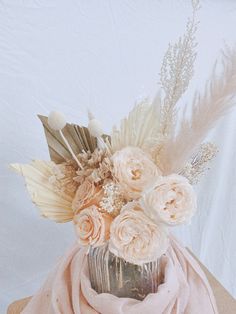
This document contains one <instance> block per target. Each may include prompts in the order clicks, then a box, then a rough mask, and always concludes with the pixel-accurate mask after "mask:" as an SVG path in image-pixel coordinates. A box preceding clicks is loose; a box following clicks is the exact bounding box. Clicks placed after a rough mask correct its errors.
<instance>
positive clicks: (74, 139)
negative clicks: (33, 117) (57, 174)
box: [38, 115, 97, 163]
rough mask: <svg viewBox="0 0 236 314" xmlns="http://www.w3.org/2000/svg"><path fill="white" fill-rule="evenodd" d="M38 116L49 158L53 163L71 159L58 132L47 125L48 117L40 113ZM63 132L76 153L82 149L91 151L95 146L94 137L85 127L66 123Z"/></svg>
mask: <svg viewBox="0 0 236 314" xmlns="http://www.w3.org/2000/svg"><path fill="white" fill-rule="evenodd" d="M38 117H39V119H40V120H41V122H42V124H43V127H44V132H45V136H46V139H47V143H48V148H49V153H50V157H51V160H52V161H54V162H55V163H61V162H64V161H65V160H68V159H71V154H70V152H69V150H68V148H67V147H66V145H65V143H64V141H63V140H62V138H61V136H60V134H59V132H58V131H55V130H52V129H51V128H50V126H49V125H48V118H47V117H45V116H41V115H39V116H38ZM63 134H64V135H65V137H66V139H67V141H68V142H69V144H70V146H71V147H72V149H73V152H74V153H75V154H76V155H77V154H79V153H81V152H83V151H90V152H93V151H94V150H95V148H96V147H97V140H96V138H95V137H93V136H91V135H90V133H89V131H88V129H87V128H86V127H81V126H78V125H75V124H68V123H67V124H66V126H65V128H64V129H63Z"/></svg>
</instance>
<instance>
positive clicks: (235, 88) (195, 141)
mask: <svg viewBox="0 0 236 314" xmlns="http://www.w3.org/2000/svg"><path fill="white" fill-rule="evenodd" d="M222 67H223V70H222V73H221V74H220V75H217V72H216V66H215V67H214V70H213V73H212V75H211V78H210V80H209V82H208V84H207V86H206V88H205V90H204V92H203V94H200V93H196V95H195V97H194V99H193V104H192V115H191V118H190V119H188V118H186V117H185V116H184V117H183V119H182V122H181V125H180V128H179V130H178V133H177V135H176V136H175V137H172V138H169V139H168V140H167V141H166V143H165V145H164V147H163V148H162V151H161V161H162V170H163V171H164V173H165V174H168V173H172V172H179V171H180V170H181V169H182V168H183V167H184V165H185V163H186V162H187V160H188V159H189V158H190V157H191V155H192V154H193V153H194V150H195V149H196V147H198V146H199V144H200V143H201V142H202V141H203V139H204V137H205V136H206V135H207V133H208V132H209V131H210V130H211V129H212V127H214V125H215V123H216V121H218V120H219V119H220V118H221V117H222V116H224V115H225V114H226V113H227V112H228V111H229V110H230V109H231V108H232V107H233V106H234V105H235V104H236V51H235V50H233V51H232V50H229V49H227V50H226V51H224V52H223V59H222Z"/></svg>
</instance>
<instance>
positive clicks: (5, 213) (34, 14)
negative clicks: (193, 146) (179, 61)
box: [0, 0, 236, 313]
mask: <svg viewBox="0 0 236 314" xmlns="http://www.w3.org/2000/svg"><path fill="white" fill-rule="evenodd" d="M189 14H190V5H189V1H187V0H186V1H183V0H179V1H173V0H172V1H171V0H165V1H164V0H145V1H144V0H142V1H141V0H138V1H137V0H123V1H116V0H110V1H108V0H102V1H101V0H100V1H91V0H90V1H89V0H87V1H85V0H83V1H82V0H73V1H72V0H57V1H56V0H38V1H36V0H27V1H23V0H5V1H4V0H1V1H0V106H1V107H0V113H1V123H0V158H1V162H0V171H1V174H0V180H1V183H0V184H1V185H0V196H1V203H0V205H1V206H0V210H1V215H0V217H1V218H0V312H1V313H2V312H3V313H4V309H5V307H6V304H7V303H10V302H11V301H13V300H15V299H17V298H21V297H24V296H28V295H31V294H33V293H34V292H35V291H36V290H37V289H38V287H39V286H40V285H41V284H42V282H43V280H44V279H45V277H46V274H47V273H48V271H49V270H50V269H51V268H52V267H53V266H54V264H55V262H56V260H57V259H58V257H59V256H60V255H61V254H63V252H65V250H66V249H67V248H68V247H69V246H70V245H71V244H72V243H73V241H74V234H73V230H72V227H71V225H70V224H68V225H57V224H55V223H53V222H50V221H47V220H43V219H42V218H40V217H39V215H38V213H37V209H36V208H35V207H34V206H33V205H32V204H31V202H30V200H29V196H28V195H27V192H26V191H25V188H24V186H23V180H22V178H20V177H17V176H16V175H15V174H14V173H11V172H10V171H9V169H8V168H7V165H8V164H9V163H11V162H17V161H18V162H22V163H23V162H25V163H27V162H29V161H30V160H31V159H36V158H37V159H48V158H49V157H48V152H47V146H46V142H45V138H44V134H43V130H42V127H41V125H40V122H39V120H38V119H37V117H36V114H37V113H41V114H45V115H47V114H48V112H49V111H51V110H52V109H57V110H59V111H62V112H64V113H65V115H66V116H67V117H68V120H69V121H71V122H77V123H86V107H87V106H89V107H90V108H91V109H92V111H93V112H94V113H95V115H96V116H97V117H98V118H99V119H100V120H102V122H103V123H104V125H105V126H106V127H105V128H106V129H107V131H109V129H110V128H111V126H112V124H113V123H117V122H118V121H119V120H120V119H121V118H122V117H123V116H124V115H126V114H127V113H128V111H129V109H130V108H131V106H132V105H133V103H134V101H135V99H136V98H137V97H138V96H139V95H140V94H143V93H145V94H153V93H154V92H155V90H156V89H157V87H158V85H157V83H158V73H159V69H160V64H161V57H162V56H163V54H164V52H165V49H166V48H167V45H168V42H169V41H170V40H174V39H176V38H177V37H178V36H179V35H180V34H181V33H182V32H183V30H184V26H185V22H186V19H187V16H188V15H189ZM199 18H200V21H201V24H200V27H199V31H198V33H197V37H198V41H199V46H198V49H199V53H198V58H197V61H196V73H195V78H194V80H193V82H192V83H191V86H190V90H189V93H187V95H186V97H185V101H186V102H188V101H189V95H191V94H192V93H193V91H194V89H195V88H201V87H202V86H203V83H204V81H205V79H206V78H207V77H208V75H209V73H210V70H211V67H212V65H213V63H214V61H215V59H216V58H217V56H219V54H220V49H221V48H222V47H223V46H224V43H228V44H232V43H235V42H236V31H235V29H236V2H235V1H233V0H232V1H229V0H228V1H227V0H221V1H216V0H211V1H210V0H208V1H202V9H201V11H200V13H199ZM211 137H212V138H213V139H214V140H215V141H216V142H217V143H218V145H219V149H220V153H219V155H218V157H217V159H216V161H215V162H214V164H213V165H212V169H211V170H210V171H209V172H208V175H207V176H206V177H205V178H204V179H203V180H202V181H201V183H200V184H199V186H198V187H197V190H198V192H199V211H198V213H197V215H196V217H195V218H194V220H193V223H192V225H191V226H188V227H183V228H180V229H179V230H177V231H176V233H177V234H178V235H179V237H180V238H181V239H182V240H183V241H184V243H185V244H187V245H188V246H190V247H192V249H193V251H194V252H195V253H196V254H197V256H198V257H199V258H200V259H201V260H202V261H203V262H204V263H205V264H206V265H207V266H208V267H209V269H210V270H211V271H212V272H213V273H214V274H215V275H216V277H217V278H219V280H220V281H221V282H222V283H223V285H224V286H225V287H226V288H227V289H228V290H229V291H230V292H231V293H232V294H234V296H236V280H235V278H236V244H235V241H234V239H235V236H236V231H235V230H236V228H235V224H236V211H235V206H236V180H235V177H236V166H235V159H236V146H235V141H236V110H235V111H234V112H232V113H231V114H230V115H229V116H227V117H226V118H225V119H224V120H223V121H222V122H221V123H220V124H218V126H217V128H216V129H215V130H214V132H213V133H212V135H211Z"/></svg>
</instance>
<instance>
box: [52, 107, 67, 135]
mask: <svg viewBox="0 0 236 314" xmlns="http://www.w3.org/2000/svg"><path fill="white" fill-rule="evenodd" d="M48 124H49V126H50V128H52V129H53V130H55V131H59V130H62V129H63V128H64V127H65V126H66V120H65V117H64V115H63V114H62V113H60V112H58V111H51V112H50V114H49V116H48Z"/></svg>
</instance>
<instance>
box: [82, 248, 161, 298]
mask: <svg viewBox="0 0 236 314" xmlns="http://www.w3.org/2000/svg"><path fill="white" fill-rule="evenodd" d="M88 267H89V275H90V281H91V286H92V288H93V289H94V290H95V291H96V292H97V293H111V294H113V295H115V296H117V297H126V298H133V299H137V300H143V299H144V298H145V297H146V296H147V295H148V294H149V293H155V292H157V288H158V285H160V284H161V282H162V274H161V270H160V269H161V268H160V260H157V261H155V262H150V263H146V264H143V265H141V266H140V265H134V264H131V263H128V262H126V261H125V260H124V259H122V258H119V257H117V256H115V255H114V254H112V253H111V252H110V251H109V249H108V245H104V246H102V247H97V248H94V247H90V250H89V253H88Z"/></svg>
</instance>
